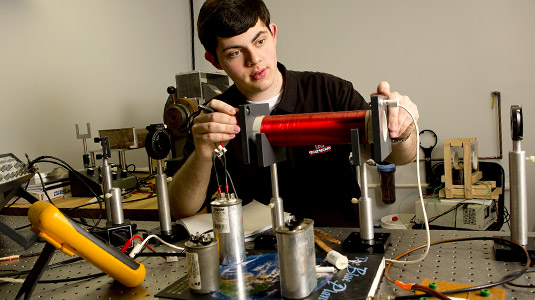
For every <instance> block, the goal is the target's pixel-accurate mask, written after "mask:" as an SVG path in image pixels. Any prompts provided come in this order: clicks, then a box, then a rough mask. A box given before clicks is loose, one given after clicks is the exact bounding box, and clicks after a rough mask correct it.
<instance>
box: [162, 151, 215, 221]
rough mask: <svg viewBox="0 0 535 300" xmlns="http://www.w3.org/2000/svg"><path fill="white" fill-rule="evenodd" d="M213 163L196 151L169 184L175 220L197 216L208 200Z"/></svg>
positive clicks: (170, 200)
mask: <svg viewBox="0 0 535 300" xmlns="http://www.w3.org/2000/svg"><path fill="white" fill-rule="evenodd" d="M211 168H212V161H211V160H210V159H203V158H201V157H199V156H198V155H197V153H196V152H195V151H194V152H193V153H192V154H191V156H190V157H188V159H187V160H186V162H185V163H184V165H183V166H182V167H181V168H180V169H179V170H178V171H177V172H176V174H175V175H174V176H173V180H172V181H171V183H170V184H169V202H170V207H171V213H172V214H173V216H174V217H175V218H184V217H188V216H191V215H193V214H195V213H196V212H197V211H198V210H199V209H200V208H201V206H202V204H203V203H204V201H205V199H206V191H207V188H208V183H209V182H210V173H211Z"/></svg>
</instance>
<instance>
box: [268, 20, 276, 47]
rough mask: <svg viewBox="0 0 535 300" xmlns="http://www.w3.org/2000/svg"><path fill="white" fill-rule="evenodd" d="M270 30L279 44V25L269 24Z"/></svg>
mask: <svg viewBox="0 0 535 300" xmlns="http://www.w3.org/2000/svg"><path fill="white" fill-rule="evenodd" d="M269 29H270V30H271V35H272V36H273V39H274V40H275V43H277V25H275V24H274V23H271V24H269Z"/></svg>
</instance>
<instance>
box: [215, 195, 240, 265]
mask: <svg viewBox="0 0 535 300" xmlns="http://www.w3.org/2000/svg"><path fill="white" fill-rule="evenodd" d="M210 205H211V207H212V221H213V224H214V235H215V237H216V239H217V240H218V242H219V259H220V262H221V264H223V265H235V264H239V263H241V262H242V261H244V260H245V239H244V236H243V218H242V201H241V200H240V199H238V198H236V197H235V196H234V194H226V193H222V194H221V195H219V196H218V198H217V199H216V200H214V201H212V202H211V203H210Z"/></svg>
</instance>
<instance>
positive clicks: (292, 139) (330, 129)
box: [255, 110, 369, 146]
mask: <svg viewBox="0 0 535 300" xmlns="http://www.w3.org/2000/svg"><path fill="white" fill-rule="evenodd" d="M368 112H369V111H368V110H357V111H344V112H327V113H307V114H294V115H276V116H264V117H261V118H262V119H261V126H260V133H264V134H265V135H266V138H267V139H268V141H269V142H270V144H271V145H273V146H302V145H324V144H325V145H333V144H351V131H350V130H351V129H361V130H364V129H365V126H366V124H365V123H366V114H367V113H368ZM257 121H258V120H255V122H257Z"/></svg>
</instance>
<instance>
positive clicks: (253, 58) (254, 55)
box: [247, 50, 262, 66]
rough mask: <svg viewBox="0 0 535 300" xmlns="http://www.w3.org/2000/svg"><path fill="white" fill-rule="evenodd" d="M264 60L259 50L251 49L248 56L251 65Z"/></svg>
mask: <svg viewBox="0 0 535 300" xmlns="http://www.w3.org/2000/svg"><path fill="white" fill-rule="evenodd" d="M261 61H262V57H261V56H260V54H259V53H258V51H255V50H250V51H249V53H248V57H247V63H248V65H249V66H253V65H256V64H258V63H259V62H261Z"/></svg>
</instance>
